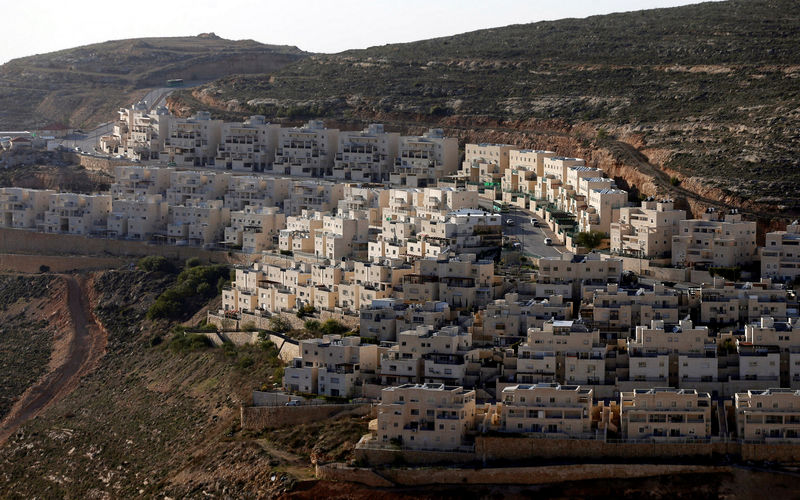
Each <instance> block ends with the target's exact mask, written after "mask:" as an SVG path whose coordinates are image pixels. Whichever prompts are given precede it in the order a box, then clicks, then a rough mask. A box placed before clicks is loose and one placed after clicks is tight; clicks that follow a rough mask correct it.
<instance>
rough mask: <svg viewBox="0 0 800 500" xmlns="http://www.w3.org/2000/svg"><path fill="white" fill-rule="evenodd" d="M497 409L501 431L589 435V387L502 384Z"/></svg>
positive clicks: (547, 384)
mask: <svg viewBox="0 0 800 500" xmlns="http://www.w3.org/2000/svg"><path fill="white" fill-rule="evenodd" d="M498 399H500V402H499V403H498V404H497V410H498V412H499V413H500V422H501V424H500V426H501V427H500V428H501V431H504V432H515V433H531V434H544V435H547V436H548V437H569V438H580V437H588V436H590V435H591V428H592V417H591V415H592V403H593V398H592V389H589V388H582V387H580V386H577V385H559V384H556V383H540V384H532V385H531V384H519V385H513V386H509V387H504V388H503V392H502V396H500V397H499V398H498Z"/></svg>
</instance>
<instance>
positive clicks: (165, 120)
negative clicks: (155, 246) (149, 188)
mask: <svg viewBox="0 0 800 500" xmlns="http://www.w3.org/2000/svg"><path fill="white" fill-rule="evenodd" d="M172 118H173V117H172V115H170V114H169V110H167V108H166V107H164V106H159V107H158V108H156V110H155V111H153V112H151V111H148V105H147V103H145V102H141V101H140V102H138V103H136V104H134V105H133V106H131V107H130V108H121V109H120V110H119V119H118V120H117V122H116V123H114V128H113V131H112V133H111V134H110V135H108V136H103V137H102V138H101V139H100V147H101V149H102V150H103V152H105V153H107V154H120V155H122V156H124V157H126V158H131V159H135V160H157V159H158V158H159V153H160V152H161V151H162V150H163V148H164V140H165V138H166V137H167V136H168V135H169V127H170V122H171V120H172ZM147 194H157V193H147Z"/></svg>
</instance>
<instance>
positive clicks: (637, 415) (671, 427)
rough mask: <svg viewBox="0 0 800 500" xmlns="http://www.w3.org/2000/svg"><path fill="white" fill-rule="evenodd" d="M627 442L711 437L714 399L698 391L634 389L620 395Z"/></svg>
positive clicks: (621, 415)
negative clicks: (628, 440) (712, 400)
mask: <svg viewBox="0 0 800 500" xmlns="http://www.w3.org/2000/svg"><path fill="white" fill-rule="evenodd" d="M619 399H620V420H621V425H622V435H623V437H624V438H625V439H631V440H649V441H670V440H685V439H706V438H708V437H709V436H710V435H711V396H710V395H709V394H708V393H707V392H697V390H696V389H673V388H654V389H634V390H633V391H632V392H622V393H620V397H619Z"/></svg>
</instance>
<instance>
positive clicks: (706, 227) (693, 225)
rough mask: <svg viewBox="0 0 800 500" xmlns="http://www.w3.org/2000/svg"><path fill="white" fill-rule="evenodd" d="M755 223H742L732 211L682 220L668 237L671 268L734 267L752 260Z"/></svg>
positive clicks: (754, 250)
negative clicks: (670, 248) (670, 251)
mask: <svg viewBox="0 0 800 500" xmlns="http://www.w3.org/2000/svg"><path fill="white" fill-rule="evenodd" d="M756 250H757V249H756V223H755V222H746V221H743V220H742V215H741V214H740V213H738V212H737V211H736V210H735V209H734V210H733V211H732V212H731V213H728V214H722V213H721V212H717V211H715V210H714V209H709V211H707V212H706V213H704V214H703V218H702V219H691V220H682V221H680V222H679V223H678V234H677V235H676V236H673V237H672V265H673V266H685V267H695V266H705V267H735V266H744V265H747V264H750V263H751V262H753V258H754V257H755V256H756Z"/></svg>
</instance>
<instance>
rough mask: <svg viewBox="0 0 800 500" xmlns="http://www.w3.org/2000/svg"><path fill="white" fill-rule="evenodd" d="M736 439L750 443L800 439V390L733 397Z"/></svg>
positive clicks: (747, 393)
mask: <svg viewBox="0 0 800 500" xmlns="http://www.w3.org/2000/svg"><path fill="white" fill-rule="evenodd" d="M734 408H735V410H736V427H737V431H738V437H739V439H745V440H747V441H749V442H753V441H760V442H767V443H770V442H793V443H794V442H797V441H798V439H800V391H796V390H792V389H766V390H750V391H747V392H738V393H736V395H735V396H734Z"/></svg>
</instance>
